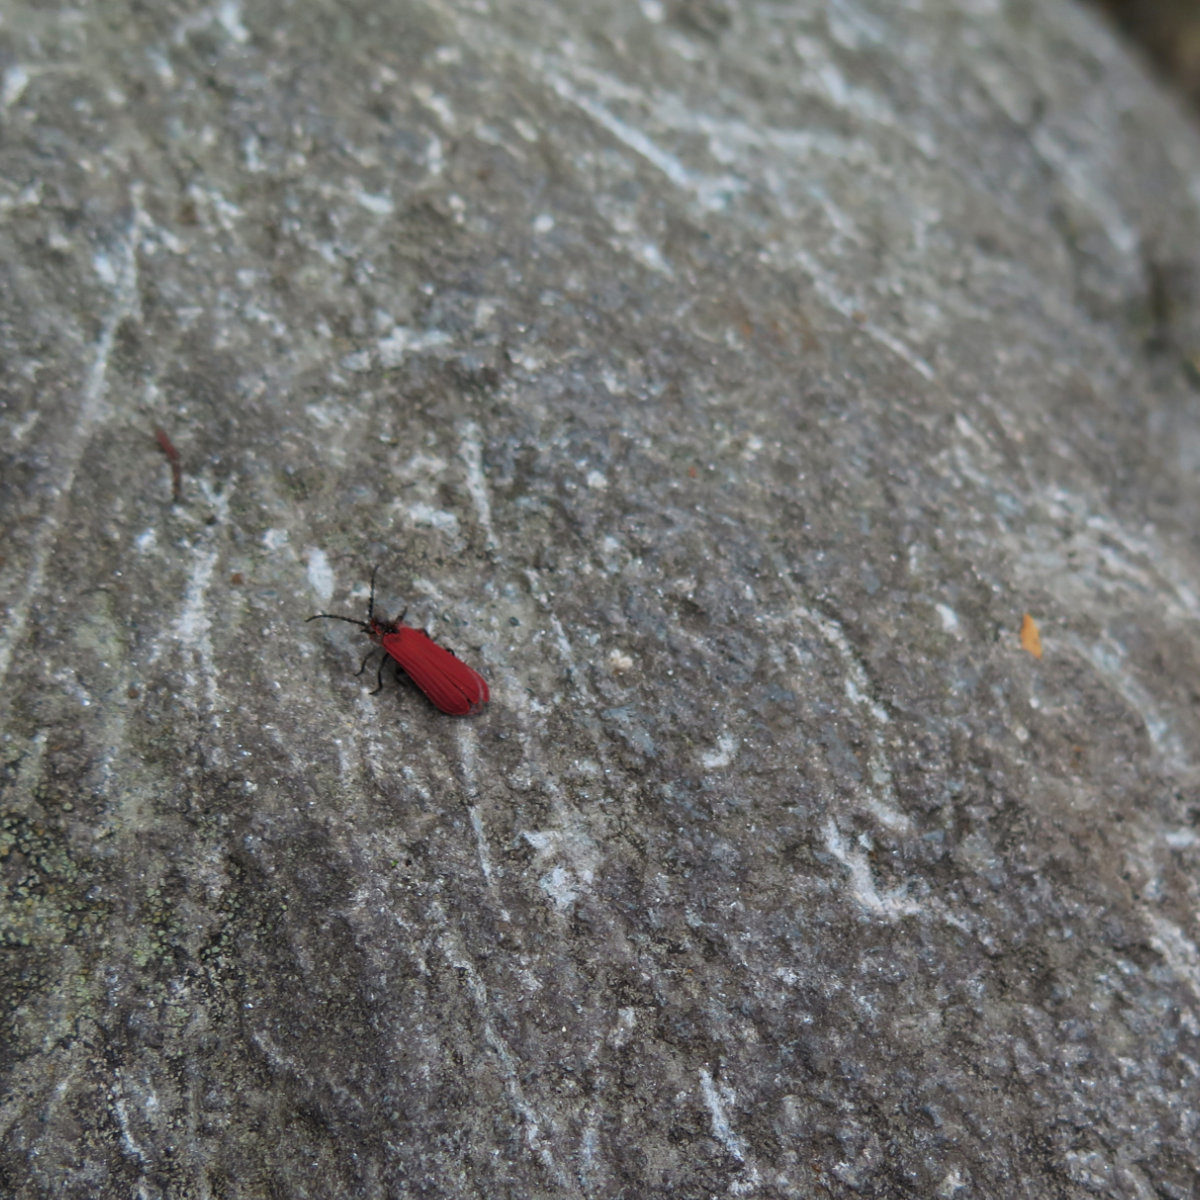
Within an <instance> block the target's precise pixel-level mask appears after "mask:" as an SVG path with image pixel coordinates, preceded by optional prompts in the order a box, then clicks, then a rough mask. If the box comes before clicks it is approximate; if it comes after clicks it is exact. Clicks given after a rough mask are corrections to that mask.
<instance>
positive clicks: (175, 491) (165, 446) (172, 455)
mask: <svg viewBox="0 0 1200 1200" xmlns="http://www.w3.org/2000/svg"><path fill="white" fill-rule="evenodd" d="M154 440H155V441H156V442H157V443H158V444H159V446H160V447H161V449H162V452H163V453H164V454H165V455H166V456H167V462H169V463H170V464H171V503H172V504H178V503H179V501H180V500H182V499H183V470H182V469H181V468H180V465H179V451H178V450H176V449H175V443H174V442H172V441H171V439H170V438H169V437H168V436H167V431H166V430H165V429H164V428H163V427H162V426H161V425H155V427H154Z"/></svg>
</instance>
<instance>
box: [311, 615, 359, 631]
mask: <svg viewBox="0 0 1200 1200" xmlns="http://www.w3.org/2000/svg"><path fill="white" fill-rule="evenodd" d="M322 617H324V618H325V620H327V621H349V622H350V624H351V625H357V626H358V627H359V629H366V628H367V623H366V621H358V620H356V619H355V618H354V617H343V616H341V615H339V614H338V613H313V615H312V616H311V617H305V618H304V623H305V624H306V625H307V624H308V622H309V621H319V620H321V618H322Z"/></svg>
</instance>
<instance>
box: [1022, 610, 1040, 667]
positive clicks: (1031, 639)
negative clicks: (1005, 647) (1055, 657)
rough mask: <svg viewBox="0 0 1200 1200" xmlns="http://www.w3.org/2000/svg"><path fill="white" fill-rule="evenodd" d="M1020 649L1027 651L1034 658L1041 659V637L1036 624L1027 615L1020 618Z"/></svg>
mask: <svg viewBox="0 0 1200 1200" xmlns="http://www.w3.org/2000/svg"><path fill="white" fill-rule="evenodd" d="M1021 648H1022V649H1023V650H1028V651H1029V653H1030V654H1032V655H1033V657H1034V658H1041V657H1042V635H1041V634H1040V633H1038V627H1037V622H1036V621H1035V620H1034V619H1033V618H1032V617H1031V616H1030V615H1029V614H1028V613H1026V614H1025V615H1024V616H1023V617H1022V618H1021Z"/></svg>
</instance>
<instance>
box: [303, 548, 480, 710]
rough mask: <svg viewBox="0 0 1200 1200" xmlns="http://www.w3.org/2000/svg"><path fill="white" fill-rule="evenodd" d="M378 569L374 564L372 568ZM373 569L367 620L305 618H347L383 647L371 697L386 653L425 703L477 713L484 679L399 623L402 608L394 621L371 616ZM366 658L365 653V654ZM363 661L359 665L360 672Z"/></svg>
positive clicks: (320, 615) (319, 615) (380, 678)
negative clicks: (419, 693)
mask: <svg viewBox="0 0 1200 1200" xmlns="http://www.w3.org/2000/svg"><path fill="white" fill-rule="evenodd" d="M378 570H379V568H378V567H376V568H375V571H378ZM375 571H372V572H371V598H370V600H369V601H368V602H367V619H366V620H365V621H359V620H357V619H356V618H354V617H343V616H339V615H338V614H337V613H316V614H314V615H313V616H311V617H309V618H308V620H309V621H318V620H321V619H322V618H324V619H326V620H330V621H349V622H350V624H351V625H357V626H358V627H359V628H360V629H365V630H366V631H367V637H369V638H370V639H371V641H373V642H374V643H375V644H376V645H377V646H382V647H383V653H384V656H385V657H384V658H382V659H380V662H379V674H378V676H377V679H376V682H377V683H378V685H379V686H378V687H376V688H375V691H373V692H372V693H371V695H372V696H374V695H375V694H376V693H378V692H379V691H380V690H381V689H382V688H383V664H384V662H386V661H387V657H388V656H390V657H391V658H394V659H395V660H396V663H397V665H398V666H399V667H400V669H401V670H402V671H403V672H404V673H405V674H406V675H407V676H408V677H409V678H410V679H411V680H412V681H413V683H415V684H416V685H417V687H419V688H420V689H421V691H423V692H424V693H425V695H426V696H427V697H428V698H429V702H430V703H431V704H432V705H433V706H434V707H435V708H437V709H439V710H440V711H441V712H444V713H449V714H450V715H451V716H455V717H467V716H470V715H471V714H472V713H477V712H479V710H480V709H481V708H483V706H484V705H485V704H486V703H487V702H488V700H489V698H490V697H489V695H488V685H487V680H486V679H484V677H483V676H482V675H480V674H479V672H478V671H476V670H475V669H474V668H472V667H468V666H467V664H466V663H465V662H463V661H462V659H460V658H456V657H455V656H454V655H453V654H452V653H451V652H450V651H449V650H447V649H446V648H445V647H444V646H439V645H438V644H437V642H435V641H434V640H433V639H432V638H431V637H430V636H429V635H428V634H427V633H424V632H423V631H422V630H420V629H414V628H413V627H412V626H411V625H405V624H402V622H403V621H404V613H406V612H408V609H407V608H406V609H405V610H404V612H402V613H401V614H400V615H399V616H398V617H397V618H396V619H395V620H394V621H381V620H380V619H379V618H378V617H376V616H375ZM368 657H369V655H368ZM366 665H367V661H366V659H363V665H362V666H361V667H359V669H358V673H359V674H360V675H361V674H362V673H363V670H364V669H365V668H366Z"/></svg>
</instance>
